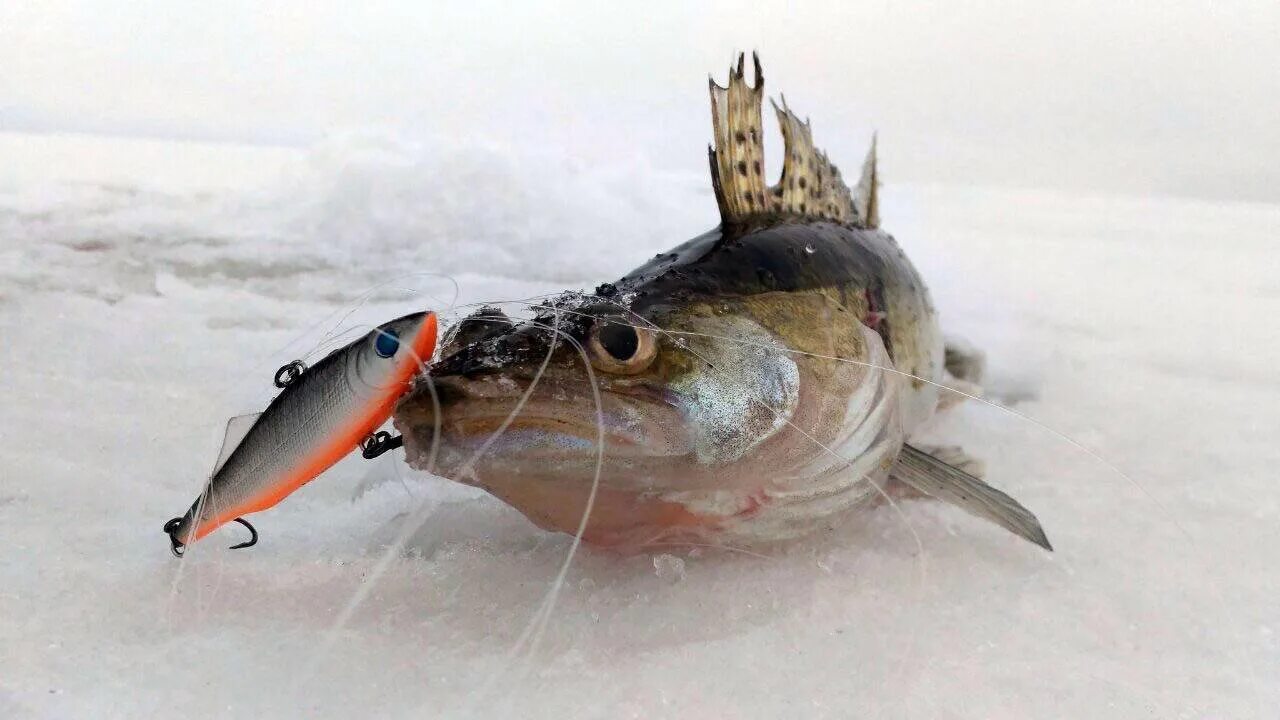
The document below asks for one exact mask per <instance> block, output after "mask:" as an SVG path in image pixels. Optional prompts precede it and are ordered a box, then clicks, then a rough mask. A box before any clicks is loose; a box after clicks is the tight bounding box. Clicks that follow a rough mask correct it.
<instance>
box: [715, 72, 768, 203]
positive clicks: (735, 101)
mask: <svg viewBox="0 0 1280 720" xmlns="http://www.w3.org/2000/svg"><path fill="white" fill-rule="evenodd" d="M751 59H752V60H753V61H754V64H755V76H756V77H755V86H754V87H750V86H748V85H747V81H746V78H745V76H744V74H743V62H744V56H743V55H741V54H739V55H738V67H737V69H736V70H735V69H734V68H732V67H731V68H729V87H720V86H719V85H717V84H716V81H715V79H714V78H708V79H707V83H708V85H709V86H710V88H711V125H712V128H713V132H714V135H715V148H714V149H710V148H709V151H710V154H711V184H712V186H713V187H714V188H715V191H716V202H717V203H718V204H719V205H720V218H721V219H722V220H724V221H725V222H734V221H740V220H743V219H746V218H749V217H754V216H758V215H767V214H769V213H770V212H771V210H772V208H773V202H772V200H773V198H771V197H770V196H769V195H767V194H766V192H767V188H766V187H765V183H764V135H763V128H762V125H763V123H761V122H760V107H761V101H762V100H763V98H764V73H763V72H762V71H761V70H760V58H759V57H757V56H756V55H755V54H752V56H751Z"/></svg>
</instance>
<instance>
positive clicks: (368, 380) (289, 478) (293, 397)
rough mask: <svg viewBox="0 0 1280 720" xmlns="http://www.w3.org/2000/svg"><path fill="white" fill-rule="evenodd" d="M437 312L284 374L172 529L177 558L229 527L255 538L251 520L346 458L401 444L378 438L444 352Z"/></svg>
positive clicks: (232, 433) (236, 424)
mask: <svg viewBox="0 0 1280 720" xmlns="http://www.w3.org/2000/svg"><path fill="white" fill-rule="evenodd" d="M436 333H437V327H436V315H435V313H431V312H418V313H413V314H410V315H405V316H404V317H401V318H398V319H396V320H392V321H391V322H388V323H386V324H384V325H382V326H380V327H378V328H377V329H375V330H373V331H372V332H370V333H369V334H367V335H365V336H364V337H361V338H360V339H358V340H356V341H355V342H352V343H351V344H349V345H346V346H345V347H342V348H340V349H338V350H336V351H334V352H332V353H330V354H329V355H328V356H327V357H325V358H324V359H323V360H321V361H320V362H318V363H316V364H315V365H314V366H312V367H310V368H307V367H306V366H305V365H303V364H302V363H301V362H300V361H295V362H292V363H289V364H288V365H285V366H284V367H282V368H280V370H279V371H277V372H276V377H275V384H276V386H277V387H279V388H281V392H280V394H279V395H278V396H276V398H275V399H274V400H272V401H271V404H269V405H268V406H267V408H266V410H264V411H262V412H260V413H254V414H252V415H241V416H238V417H234V418H231V420H229V421H228V422H227V429H226V435H225V436H224V437H223V441H222V450H221V451H220V452H219V453H218V459H217V461H216V462H215V463H214V467H213V473H212V475H211V476H210V479H209V482H208V484H207V485H206V486H205V488H204V491H203V492H202V493H201V494H200V496H199V497H197V498H196V501H195V502H194V503H192V505H191V508H190V509H189V510H187V512H186V514H185V515H183V516H182V517H176V518H173V519H172V520H170V521H169V522H167V523H165V524H164V532H165V533H167V534H168V535H169V542H170V544H171V546H172V549H173V554H174V555H177V556H178V557H182V554H183V552H184V549H185V547H186V546H187V545H189V544H191V543H193V542H195V541H196V540H199V539H200V538H202V537H204V536H206V535H208V534H209V533H211V532H213V531H214V530H216V529H218V528H219V527H221V526H222V525H225V524H226V523H228V522H233V521H234V522H238V523H240V524H241V525H244V526H245V527H246V528H248V529H249V532H250V533H252V537H251V538H250V539H249V540H248V541H246V542H243V543H240V544H238V545H233V546H232V548H233V549H234V548H242V547H249V546H251V545H253V544H255V543H256V542H257V540H258V533H257V531H256V530H254V528H253V526H252V525H250V524H249V523H248V521H246V520H245V519H244V518H243V517H241V516H242V515H246V514H248V513H253V512H258V511H261V510H266V509H267V508H270V507H272V506H274V505H275V504H276V503H279V502H280V501H281V500H283V499H284V498H285V497H287V496H288V495H289V494H290V493H292V492H293V491H294V490H297V489H298V488H299V487H302V486H303V485H304V484H306V483H308V482H310V481H311V480H312V479H314V478H315V477H316V476H317V475H319V474H320V473H322V472H324V471H325V470H327V469H328V468H329V467H330V466H332V465H333V464H334V463H336V462H338V461H339V460H341V459H342V458H343V457H344V456H346V455H347V453H349V452H351V451H352V450H354V449H355V448H356V447H360V448H362V451H363V455H364V456H365V457H366V458H372V457H377V456H378V455H381V454H382V453H384V452H386V451H388V450H391V449H393V448H396V447H399V446H400V438H399V437H394V438H393V437H391V435H390V433H388V432H386V431H378V432H376V433H375V432H374V431H375V430H377V429H378V427H379V426H380V425H382V424H383V423H384V422H386V421H387V418H389V417H390V416H391V411H392V409H393V408H394V407H395V404H396V401H397V400H398V399H399V398H400V396H401V395H403V394H404V393H405V391H406V390H408V388H409V383H410V381H411V380H412V379H413V377H414V375H416V374H417V373H418V371H419V370H421V369H422V368H423V367H424V365H425V363H426V362H428V361H430V360H431V356H432V354H433V353H434V352H435V347H436Z"/></svg>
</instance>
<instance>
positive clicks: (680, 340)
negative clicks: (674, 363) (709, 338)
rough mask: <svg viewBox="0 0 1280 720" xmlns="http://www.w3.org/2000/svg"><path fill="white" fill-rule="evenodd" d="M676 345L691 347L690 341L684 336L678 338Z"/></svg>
mask: <svg viewBox="0 0 1280 720" xmlns="http://www.w3.org/2000/svg"><path fill="white" fill-rule="evenodd" d="M676 347H678V348H686V349H687V348H688V347H689V341H688V340H685V339H684V338H676Z"/></svg>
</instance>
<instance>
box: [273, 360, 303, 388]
mask: <svg viewBox="0 0 1280 720" xmlns="http://www.w3.org/2000/svg"><path fill="white" fill-rule="evenodd" d="M306 371H307V365H306V363H304V362H302V361H301V360H294V361H293V362H290V363H286V364H284V365H281V366H280V369H279V370H276V377H275V383H276V387H278V388H280V389H281V390H283V389H285V388H287V387H289V386H290V385H292V384H293V381H294V380H297V379H298V378H300V377H302V373H304V372H306Z"/></svg>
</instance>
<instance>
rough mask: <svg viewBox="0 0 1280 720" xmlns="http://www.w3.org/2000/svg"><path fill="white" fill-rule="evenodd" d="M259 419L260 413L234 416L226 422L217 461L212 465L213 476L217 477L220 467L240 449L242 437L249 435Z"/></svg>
mask: <svg viewBox="0 0 1280 720" xmlns="http://www.w3.org/2000/svg"><path fill="white" fill-rule="evenodd" d="M260 417H262V413H260V412H256V413H249V414H248V415H236V416H235V417H233V418H231V419H230V420H228V421H227V429H226V431H225V432H224V433H223V435H222V447H221V448H220V449H219V450H218V459H217V460H216V461H214V463H213V473H212V474H213V475H217V474H218V471H219V470H221V469H222V466H223V465H226V464H227V458H229V457H231V453H233V452H235V451H236V448H238V447H240V443H241V442H243V441H244V437H245V436H246V435H248V434H249V431H250V430H252V429H253V425H254V423H256V422H258V418H260Z"/></svg>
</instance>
